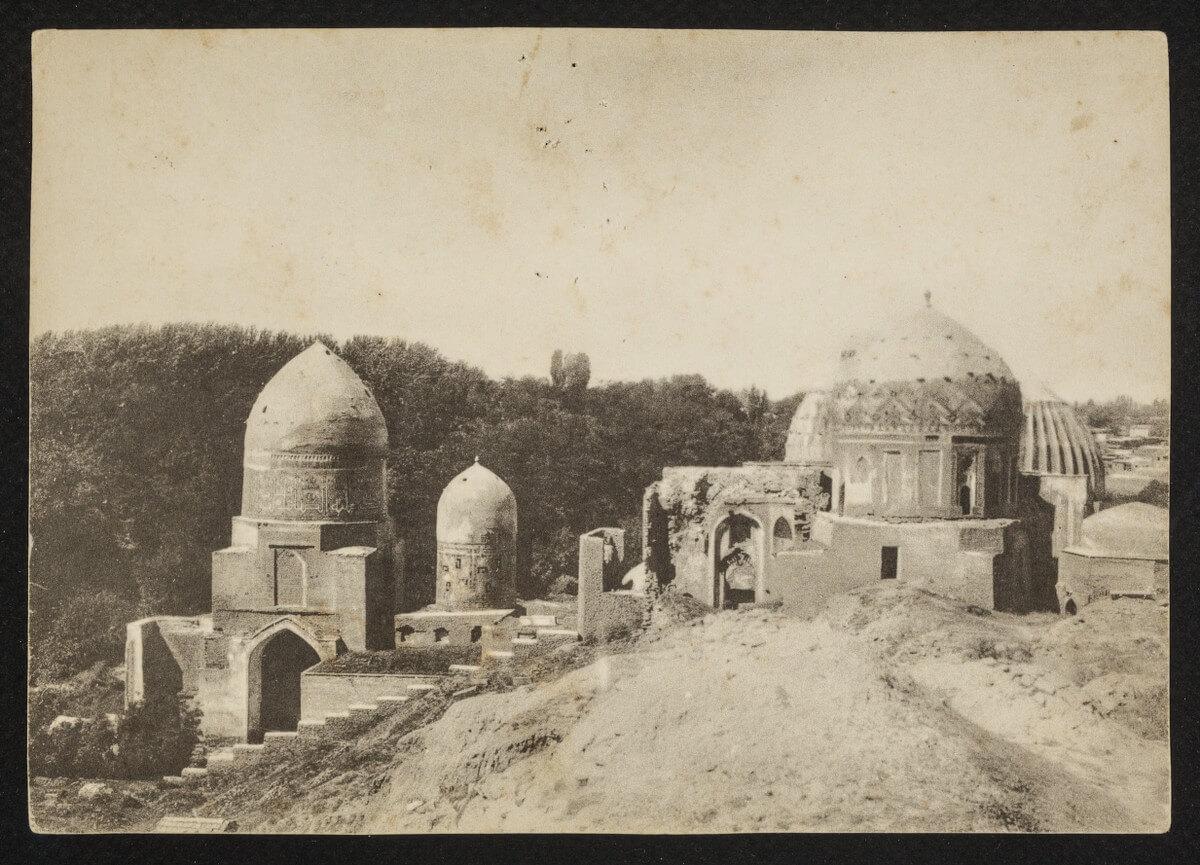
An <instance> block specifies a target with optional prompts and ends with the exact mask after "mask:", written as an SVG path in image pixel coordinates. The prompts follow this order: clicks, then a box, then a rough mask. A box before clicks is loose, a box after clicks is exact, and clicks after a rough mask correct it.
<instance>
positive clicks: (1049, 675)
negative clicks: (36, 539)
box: [146, 586, 1170, 832]
mask: <svg viewBox="0 0 1200 865" xmlns="http://www.w3.org/2000/svg"><path fill="white" fill-rule="evenodd" d="M676 602H678V604H679V607H678V608H677V609H676V608H672V609H673V610H675V614H678V615H681V616H684V617H686V619H685V620H684V621H682V622H680V623H679V624H677V625H675V626H673V627H664V626H661V624H660V626H659V627H656V628H654V629H652V630H651V631H649V632H647V633H646V634H644V635H642V636H641V637H640V638H638V639H636V640H630V641H626V642H624V643H622V644H619V645H616V646H603V645H599V646H577V647H574V648H572V650H571V651H569V652H562V653H561V655H556V656H554V657H553V658H552V659H550V660H548V661H547V662H546V665H545V667H544V669H542V671H541V673H539V676H538V677H537V680H536V681H535V682H534V683H533V684H530V685H525V686H520V687H515V688H514V687H512V686H511V680H510V681H509V683H508V684H507V685H506V684H505V683H504V682H503V681H501V679H502V678H503V677H495V679H494V681H493V682H492V683H491V685H490V687H491V688H492V690H491V691H489V692H486V693H483V694H480V695H477V696H473V697H470V698H467V699H462V700H459V701H457V702H455V701H453V700H452V699H451V698H450V694H449V692H447V693H444V694H443V693H441V692H439V693H437V694H433V695H431V696H430V697H429V698H428V699H426V698H422V700H420V701H417V703H416V705H412V706H409V707H408V708H406V709H404V710H402V711H400V712H399V713H398V714H397V715H395V716H394V717H392V718H389V719H388V720H387V721H385V722H382V723H380V724H377V725H376V726H374V727H373V728H371V729H369V730H366V731H364V733H363V735H362V736H361V737H360V738H359V739H357V740H352V741H349V742H341V743H330V742H315V743H312V744H301V745H300V746H298V753H297V754H296V755H293V756H289V758H288V759H286V760H284V759H281V760H278V761H273V762H272V763H270V764H269V765H261V766H258V767H255V768H253V769H252V770H248V771H247V772H245V773H241V774H239V776H238V777H237V778H235V779H234V780H233V782H232V783H231V784H230V785H228V786H226V787H224V788H222V789H220V790H218V791H209V792H207V793H198V792H194V791H182V792H178V793H171V794H168V795H169V796H174V797H176V798H175V799H174V800H172V802H170V803H168V805H169V806H170V811H171V813H186V812H187V810H188V809H192V808H194V809H195V810H196V812H197V813H199V814H202V815H208V816H222V817H230V818H235V819H237V820H238V822H239V825H241V826H242V827H243V829H245V830H251V831H255V830H257V831H300V832H345V831H356V832H360V831H361V832H427V831H451V832H492V831H530V832H557V831H579V832H597V831H602V832H736V831H872V830H882V831H972V830H984V831H997V830H998V831H1053V832H1073V831H1094V832H1117V831H1120V832H1124V831H1141V832H1145V831H1161V830H1163V829H1165V828H1166V827H1167V826H1168V825H1169V805H1170V801H1169V781H1170V768H1169V749H1168V745H1167V741H1166V738H1165V734H1166V688H1167V663H1166V657H1167V656H1166V652H1167V645H1168V643H1167V617H1168V616H1167V608H1166V607H1163V606H1161V605H1158V604H1155V603H1153V602H1148V601H1137V600H1131V599H1123V600H1120V601H1103V602H1098V603H1095V604H1092V605H1090V606H1088V607H1087V608H1085V610H1084V612H1083V614H1082V615H1080V616H1077V617H1072V618H1069V619H1064V618H1060V617H1058V616H1053V615H1048V614H1039V615H1028V616H1013V615H1008V614H1004V613H995V612H991V611H988V610H982V609H979V608H973V607H968V606H966V605H963V604H960V603H957V602H954V601H951V600H948V599H945V598H941V597H938V596H935V595H931V594H929V593H927V592H923V591H920V590H917V589H912V588H907V587H903V586H876V587H871V588H869V589H865V590H860V591H856V592H853V593H850V594H848V595H843V596H840V597H838V598H836V599H834V601H833V602H832V603H831V604H830V605H829V607H828V608H827V609H826V610H825V611H824V612H822V613H821V614H819V615H817V616H816V617H815V618H814V619H811V620H804V619H799V618H794V617H789V616H787V615H784V614H782V613H780V612H778V611H774V610H770V609H764V608H749V609H744V610H738V611H732V612H722V613H719V614H718V613H713V612H712V611H708V612H707V613H706V614H705V615H702V616H694V615H693V614H694V613H697V612H699V610H698V609H697V608H696V607H695V606H693V605H692V604H690V603H689V601H688V599H686V598H685V597H683V596H677V597H676V598H674V599H672V601H671V602H670V603H676ZM162 807H167V806H165V805H162V804H161V803H156V804H154V806H153V808H150V807H148V808H147V809H146V811H148V812H149V811H151V810H158V809H160V808H162Z"/></svg>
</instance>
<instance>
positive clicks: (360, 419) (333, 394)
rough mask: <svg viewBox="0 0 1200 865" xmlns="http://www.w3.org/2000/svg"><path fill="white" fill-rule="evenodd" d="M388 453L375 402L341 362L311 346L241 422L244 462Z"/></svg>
mask: <svg viewBox="0 0 1200 865" xmlns="http://www.w3.org/2000/svg"><path fill="white" fill-rule="evenodd" d="M346 451H350V452H358V453H360V454H362V455H364V456H367V455H376V456H385V455H386V454H387V424H386V422H385V421H384V419H383V412H381V411H380V410H379V403H377V402H376V401H375V397H374V396H372V395H371V392H370V391H369V390H368V389H367V386H366V385H365V384H363V381H362V379H360V378H359V377H358V375H357V374H356V373H355V372H354V370H352V369H351V368H350V365H349V364H347V363H346V362H345V361H344V360H342V359H341V358H340V357H338V356H337V355H336V354H334V353H333V351H331V350H330V349H329V348H327V347H326V346H324V345H322V344H321V343H319V342H314V343H313V344H312V345H310V346H309V347H308V348H306V349H305V350H304V351H302V352H300V354H298V355H296V356H295V357H294V358H292V359H291V360H290V361H288V362H287V363H286V364H285V365H284V366H283V368H282V369H281V370H279V372H277V373H276V374H275V376H274V377H273V378H272V379H271V380H270V381H269V382H267V385H266V387H264V388H263V389H262V392H261V393H260V394H259V395H258V399H257V400H255V401H254V408H252V409H251V410H250V416H249V417H248V418H247V419H246V457H247V459H249V458H250V457H251V455H252V454H254V453H258V452H271V453H291V454H323V453H340V452H346Z"/></svg>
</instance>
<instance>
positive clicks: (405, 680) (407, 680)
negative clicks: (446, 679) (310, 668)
mask: <svg viewBox="0 0 1200 865" xmlns="http://www.w3.org/2000/svg"><path fill="white" fill-rule="evenodd" d="M441 678H442V677H441V676H425V675H416V674H412V673H314V672H305V673H302V674H301V676H300V717H302V718H313V719H320V718H323V717H324V716H325V715H328V714H329V713H331V712H344V711H346V707H348V706H349V705H350V704H352V703H371V702H374V701H375V700H377V699H379V698H380V697H383V696H385V695H388V694H392V695H395V696H398V697H402V696H404V692H405V691H407V690H408V686H409V685H425V684H431V683H434V682H437V681H439V680H440V679H441Z"/></svg>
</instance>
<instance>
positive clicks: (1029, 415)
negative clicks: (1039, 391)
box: [1020, 400, 1104, 492]
mask: <svg viewBox="0 0 1200 865" xmlns="http://www.w3.org/2000/svg"><path fill="white" fill-rule="evenodd" d="M1020 467H1021V472H1023V473H1024V474H1048V475H1087V476H1088V477H1090V478H1092V482H1093V485H1094V486H1095V487H1096V489H1097V491H1098V492H1099V490H1100V489H1101V488H1102V486H1103V480H1104V464H1103V462H1102V461H1101V460H1100V454H1099V450H1098V448H1097V447H1096V440H1095V439H1094V438H1093V437H1092V433H1091V431H1090V430H1088V429H1087V428H1086V427H1085V426H1084V425H1083V424H1082V423H1081V422H1080V420H1079V417H1078V416H1077V415H1076V414H1075V412H1074V410H1073V409H1072V408H1071V407H1070V406H1069V405H1067V404H1066V403H1065V402H1061V401H1058V400H1039V401H1031V402H1027V403H1026V404H1025V428H1024V431H1023V433H1022V435H1021V460H1020Z"/></svg>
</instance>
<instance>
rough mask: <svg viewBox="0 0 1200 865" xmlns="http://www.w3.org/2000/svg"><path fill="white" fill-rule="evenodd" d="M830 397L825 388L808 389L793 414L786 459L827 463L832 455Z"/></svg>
mask: <svg viewBox="0 0 1200 865" xmlns="http://www.w3.org/2000/svg"><path fill="white" fill-rule="evenodd" d="M829 409H830V399H829V394H828V393H827V392H825V391H809V392H808V393H807V394H805V396H804V399H803V400H801V402H800V405H799V406H798V407H797V408H796V413H795V414H794V415H792V424H791V426H790V427H789V428H788V435H787V443H786V444H785V445H784V452H783V459H784V462H789V463H825V462H829V461H830V460H832V459H833V437H832V427H831V422H830V413H829Z"/></svg>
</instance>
